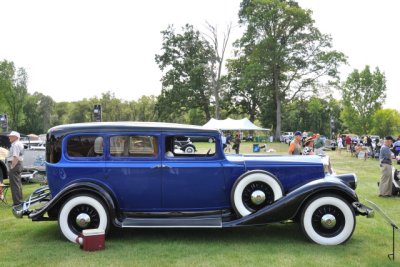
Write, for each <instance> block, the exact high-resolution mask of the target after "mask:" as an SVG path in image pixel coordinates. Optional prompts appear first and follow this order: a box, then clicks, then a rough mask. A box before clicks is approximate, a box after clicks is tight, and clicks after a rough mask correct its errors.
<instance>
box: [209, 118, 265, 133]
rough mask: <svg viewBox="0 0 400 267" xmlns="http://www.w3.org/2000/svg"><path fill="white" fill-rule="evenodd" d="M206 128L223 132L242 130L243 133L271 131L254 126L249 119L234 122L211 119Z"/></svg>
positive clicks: (231, 120) (228, 119)
mask: <svg viewBox="0 0 400 267" xmlns="http://www.w3.org/2000/svg"><path fill="white" fill-rule="evenodd" d="M203 127H205V128H215V129H219V130H223V131H227V130H231V131H233V130H242V131H246V130H247V131H269V129H265V128H261V127H258V126H257V125H255V124H253V123H252V122H251V121H249V119H247V118H244V119H241V120H234V119H231V118H227V119H225V120H216V119H210V120H209V121H208V122H207V123H206V124H204V125H203Z"/></svg>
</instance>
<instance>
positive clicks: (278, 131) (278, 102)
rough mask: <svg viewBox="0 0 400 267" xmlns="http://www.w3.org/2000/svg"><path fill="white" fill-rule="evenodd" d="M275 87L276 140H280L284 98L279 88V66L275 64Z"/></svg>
mask: <svg viewBox="0 0 400 267" xmlns="http://www.w3.org/2000/svg"><path fill="white" fill-rule="evenodd" d="M273 87H274V92H275V104H276V129H275V141H277V140H279V137H280V135H281V127H282V110H281V107H282V102H281V101H282V100H281V94H280V90H279V66H278V65H275V67H274V69H273Z"/></svg>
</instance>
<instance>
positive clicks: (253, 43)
mask: <svg viewBox="0 0 400 267" xmlns="http://www.w3.org/2000/svg"><path fill="white" fill-rule="evenodd" d="M239 19H240V23H241V24H242V25H243V26H245V27H246V30H245V33H244V35H243V37H242V38H241V39H240V40H238V42H237V47H238V55H239V60H242V59H240V58H241V57H245V58H246V59H248V60H250V61H255V62H256V64H258V65H259V67H261V69H262V71H260V73H261V75H259V76H257V77H256V80H255V81H254V80H253V81H250V83H249V85H248V87H247V89H248V90H249V89H250V88H251V89H252V90H258V89H257V88H262V89H264V90H268V91H269V92H268V93H264V95H265V96H267V99H265V100H264V99H262V104H263V105H271V102H272V101H273V102H272V103H273V105H274V108H275V111H276V112H275V115H276V116H275V120H274V126H275V129H276V131H275V136H276V137H278V136H279V135H280V131H281V124H282V104H283V103H285V101H288V100H291V99H294V98H296V97H299V96H302V95H304V94H306V93H307V92H310V91H312V89H313V85H315V84H316V83H317V82H318V81H319V79H320V78H322V77H326V76H329V77H332V78H337V68H338V66H339V65H340V64H342V63H344V62H345V61H346V58H345V56H344V55H343V53H340V52H338V51H335V50H332V49H331V47H332V45H331V37H330V36H328V35H325V34H322V33H320V31H319V30H318V29H317V28H316V27H315V26H314V21H313V20H312V17H311V11H310V10H304V9H302V8H301V7H299V5H298V4H297V2H295V1H284V0H243V1H242V3H241V8H240V11H239ZM254 83H256V85H257V87H254ZM262 109H264V110H266V109H268V108H262ZM263 123H264V124H265V123H266V122H265V121H264V122H263Z"/></svg>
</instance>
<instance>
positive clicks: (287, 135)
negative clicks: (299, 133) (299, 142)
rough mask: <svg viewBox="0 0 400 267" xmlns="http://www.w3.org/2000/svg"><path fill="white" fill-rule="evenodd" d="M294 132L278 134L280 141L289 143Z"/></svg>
mask: <svg viewBox="0 0 400 267" xmlns="http://www.w3.org/2000/svg"><path fill="white" fill-rule="evenodd" d="M293 137H294V133H293V132H283V133H282V135H281V136H280V141H281V142H282V143H286V144H289V143H290V141H292V140H293Z"/></svg>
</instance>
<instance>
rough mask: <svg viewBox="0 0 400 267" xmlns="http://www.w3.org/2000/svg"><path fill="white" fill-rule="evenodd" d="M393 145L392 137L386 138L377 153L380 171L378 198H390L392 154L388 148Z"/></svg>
mask: <svg viewBox="0 0 400 267" xmlns="http://www.w3.org/2000/svg"><path fill="white" fill-rule="evenodd" d="M392 144H393V137H391V136H390V135H389V136H386V137H385V139H384V141H383V145H382V147H381V151H380V153H379V162H380V165H379V166H380V169H381V174H382V176H381V181H380V183H379V196H380V197H390V196H392V186H393V183H392V152H391V151H390V147H391V146H392Z"/></svg>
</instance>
